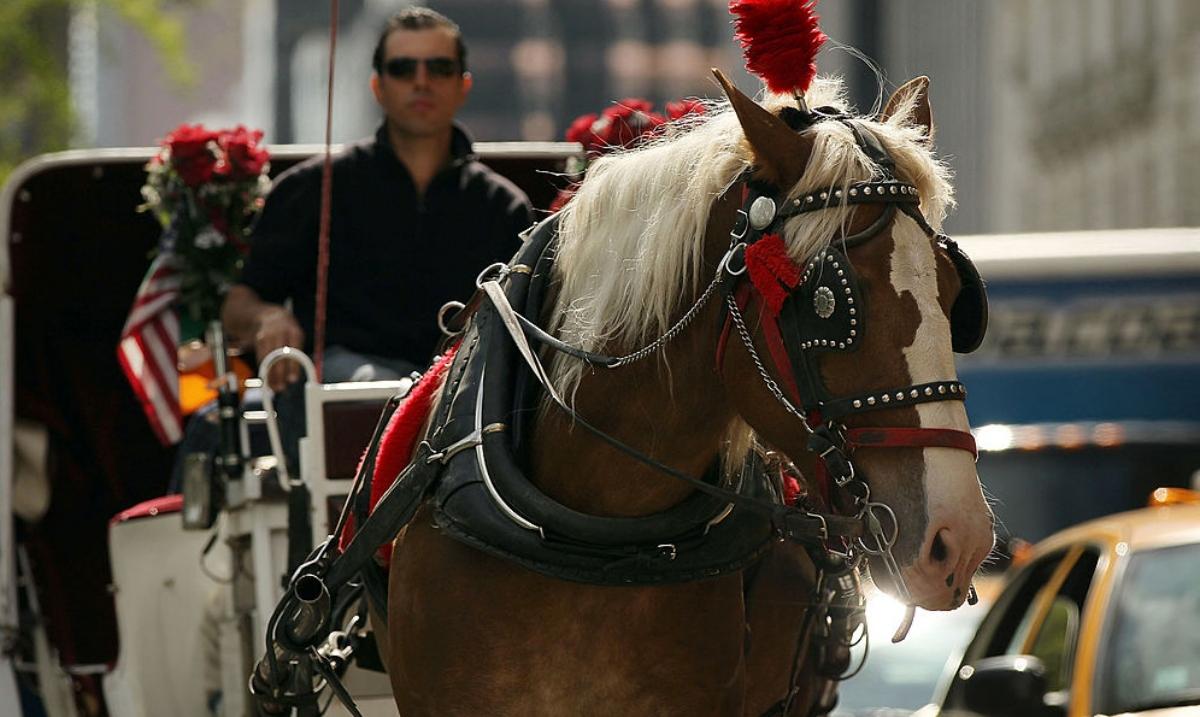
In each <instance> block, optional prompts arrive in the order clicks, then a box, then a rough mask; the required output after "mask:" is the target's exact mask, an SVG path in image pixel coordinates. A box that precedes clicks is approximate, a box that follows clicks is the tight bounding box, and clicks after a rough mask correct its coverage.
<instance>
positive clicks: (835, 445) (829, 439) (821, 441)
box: [808, 426, 854, 488]
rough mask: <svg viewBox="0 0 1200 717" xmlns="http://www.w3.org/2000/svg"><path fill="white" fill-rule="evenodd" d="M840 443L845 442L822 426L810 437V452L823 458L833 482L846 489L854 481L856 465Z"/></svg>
mask: <svg viewBox="0 0 1200 717" xmlns="http://www.w3.org/2000/svg"><path fill="white" fill-rule="evenodd" d="M839 443H844V442H843V441H839V440H836V439H835V438H834V436H833V434H832V432H831V431H830V429H829V427H828V426H821V427H820V428H818V429H816V430H815V431H813V432H812V433H811V434H809V436H808V450H810V451H812V452H813V453H816V454H817V455H818V456H820V457H821V461H822V462H823V463H824V464H825V470H826V471H828V472H829V475H830V477H832V478H833V482H834V483H836V484H837V486H838V487H839V488H844V487H845V486H846V484H847V483H849V482H850V481H852V480H854V464H853V463H851V462H850V459H849V458H847V457H846V453H845V452H844V451H843V450H842V446H841V445H839Z"/></svg>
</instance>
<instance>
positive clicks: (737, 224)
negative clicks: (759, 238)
mask: <svg viewBox="0 0 1200 717" xmlns="http://www.w3.org/2000/svg"><path fill="white" fill-rule="evenodd" d="M739 228H740V229H741V233H739V232H738V229H739ZM749 231H750V215H749V214H747V213H746V210H745V209H739V210H737V217H736V218H735V219H734V220H733V228H732V229H730V230H729V236H730V238H731V239H733V241H732V242H730V244H736V243H738V242H740V241H741V240H743V239H745V238H746V234H747V233H748V232H749Z"/></svg>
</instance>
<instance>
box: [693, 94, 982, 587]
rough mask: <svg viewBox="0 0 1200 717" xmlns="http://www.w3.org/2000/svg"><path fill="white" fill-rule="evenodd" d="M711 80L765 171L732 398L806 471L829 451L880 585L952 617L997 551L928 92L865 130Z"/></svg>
mask: <svg viewBox="0 0 1200 717" xmlns="http://www.w3.org/2000/svg"><path fill="white" fill-rule="evenodd" d="M714 72H715V74H716V75H717V78H718V80H719V81H720V82H721V84H722V86H723V87H724V89H725V93H726V95H727V96H728V98H729V101H730V103H731V105H732V107H733V109H734V111H735V113H736V115H737V119H738V122H739V124H740V125H741V128H742V131H743V133H744V136H745V140H746V145H747V146H748V151H749V154H750V156H751V165H752V167H751V169H750V174H749V177H748V179H747V181H746V182H745V185H744V186H745V187H747V189H746V190H745V191H744V193H743V197H742V201H741V202H740V204H741V210H740V211H739V213H738V214H737V215H736V216H735V218H734V226H733V228H732V235H733V237H734V239H733V242H732V248H729V249H726V252H727V254H726V256H725V258H724V259H723V260H722V261H724V262H726V263H727V264H728V265H729V266H731V267H732V268H731V269H729V271H730V273H732V274H738V273H741V272H745V273H746V274H747V275H749V276H750V280H749V281H745V280H743V281H740V282H739V283H740V284H741V286H742V287H743V288H741V289H740V297H739V298H738V299H731V300H730V301H729V304H728V311H729V313H730V314H731V315H732V316H731V318H733V319H734V321H733V322H732V323H733V325H732V326H731V327H727V332H728V333H729V334H730V335H729V336H728V337H727V339H726V340H724V342H723V346H725V348H724V355H723V356H722V359H721V364H722V376H723V382H724V386H725V391H726V394H727V396H728V400H729V402H730V403H731V404H733V405H734V407H735V409H736V410H737V411H738V413H740V415H741V417H742V418H743V419H744V420H745V421H746V422H747V423H748V424H749V425H750V427H751V428H752V429H754V431H755V432H757V433H758V434H759V435H760V436H761V437H762V438H763V439H764V440H765V441H767V442H769V443H770V444H772V445H773V446H775V447H776V448H778V449H780V450H781V451H783V452H784V453H786V454H788V455H789V456H790V457H792V458H793V460H796V461H797V462H798V463H802V460H803V459H802V456H804V455H805V453H806V452H811V451H816V452H818V453H822V454H824V458H825V460H824V463H823V464H822V462H821V461H816V462H813V460H812V458H811V454H810V455H809V461H808V463H806V464H805V463H802V464H803V465H807V466H810V470H814V469H815V470H816V471H817V472H822V471H825V472H828V473H829V474H830V476H831V478H832V484H833V485H832V486H831V488H830V490H831V491H832V492H833V499H834V503H835V505H836V504H840V506H839V507H840V508H841V509H842V510H843V511H850V512H851V513H852V514H855V515H859V516H861V517H862V518H863V522H864V525H865V526H866V535H864V536H863V538H862V539H861V542H860V543H859V545H860V547H861V548H863V549H865V551H866V552H868V553H871V556H870V559H871V566H872V574H873V575H874V576H875V578H876V582H877V583H879V584H880V585H881V587H883V588H884V589H885V590H888V591H890V592H892V593H893V594H896V595H898V596H899V597H901V598H902V599H905V601H906V602H909V603H910V604H913V605H917V606H920V607H924V608H927V609H950V608H953V607H956V606H958V605H959V604H961V603H962V601H963V600H964V599H965V598H966V597H967V592H968V585H969V583H970V580H971V576H972V575H973V574H974V572H975V570H976V569H977V568H978V567H979V565H980V563H981V562H982V561H983V560H984V558H985V557H986V556H987V555H988V554H989V552H990V551H991V549H992V546H993V532H992V514H991V511H990V509H989V507H988V505H987V502H986V500H985V499H984V496H983V493H982V490H981V486H980V483H979V478H978V475H977V473H976V470H975V461H974V451H975V446H974V442H973V440H971V439H970V434H969V424H968V421H967V414H966V410H965V408H964V405H963V400H962V399H963V398H964V397H965V392H966V389H965V387H963V386H962V384H960V383H958V381H957V377H956V373H955V366H954V358H953V354H954V351H955V350H958V351H968V350H972V349H973V348H974V347H975V346H977V345H978V342H979V341H980V340H981V339H982V333H983V330H984V328H985V326H986V298H985V297H984V295H983V287H982V282H981V281H980V280H979V277H978V275H977V274H975V273H974V267H973V266H972V265H971V264H970V260H969V259H968V258H967V257H966V255H965V254H963V253H962V252H961V251H960V250H958V248H957V246H956V245H955V244H954V243H953V241H952V240H950V239H949V238H947V237H945V236H943V235H941V234H939V233H938V232H937V231H935V230H934V228H933V226H936V225H938V224H939V223H940V221H941V214H942V212H943V211H944V207H945V206H946V205H947V204H948V203H950V202H951V201H952V200H951V198H950V189H949V184H948V182H946V180H945V170H944V168H943V166H942V165H940V164H939V163H938V162H937V161H936V160H934V159H933V156H932V153H931V148H930V143H931V142H930V138H931V137H932V133H933V123H932V113H931V110H930V106H929V98H928V80H927V79H926V78H923V77H921V78H917V79H915V80H913V81H911V82H909V83H908V84H906V85H904V86H903V87H901V88H900V89H899V90H897V92H896V94H895V95H894V96H893V97H892V98H891V100H890V101H889V102H888V103H887V105H886V108H885V110H884V111H883V113H882V114H881V115H880V116H879V117H877V118H874V119H865V118H857V117H851V116H849V115H848V114H846V113H844V112H842V111H840V110H836V109H833V108H828V107H825V108H819V109H815V110H813V109H809V108H808V106H807V104H806V103H805V102H804V101H798V100H797V99H796V98H784V97H773V98H768V100H767V102H768V105H769V106H770V109H768V106H764V105H760V104H758V103H756V102H755V101H753V100H751V99H750V98H749V97H747V96H745V95H744V94H742V93H741V92H739V91H738V90H737V88H735V87H734V86H733V85H732V84H731V83H729V82H728V80H726V79H725V78H724V76H723V75H721V74H720V73H719V72H716V71H714ZM732 206H736V204H734V205H732ZM715 214H717V212H716V211H714V215H715ZM726 214H727V215H728V212H726ZM927 217H928V219H927ZM931 223H932V225H933V226H931ZM716 233H717V234H719V232H716ZM710 241H711V240H710ZM726 246H729V244H726ZM738 338H741V339H743V340H741V341H739V340H738ZM830 458H833V459H834V460H832V461H831V460H829V459H830ZM872 528H874V530H872Z"/></svg>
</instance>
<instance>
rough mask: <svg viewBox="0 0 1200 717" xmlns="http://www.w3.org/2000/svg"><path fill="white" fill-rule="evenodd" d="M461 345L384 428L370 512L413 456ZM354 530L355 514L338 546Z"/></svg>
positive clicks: (385, 549)
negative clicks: (419, 437) (435, 399)
mask: <svg viewBox="0 0 1200 717" xmlns="http://www.w3.org/2000/svg"><path fill="white" fill-rule="evenodd" d="M458 346H459V345H458V344H455V345H453V346H451V347H450V348H449V349H448V350H447V351H446V353H444V354H442V355H441V356H440V357H438V359H437V360H436V361H435V362H434V364H433V366H432V367H431V368H430V369H429V370H428V371H426V372H425V376H424V377H423V378H422V379H421V380H420V381H419V382H417V385H416V387H415V388H413V390H412V393H410V394H409V395H408V396H407V397H406V398H405V399H404V402H403V403H402V404H401V405H400V407H399V408H397V409H396V412H395V413H393V414H392V417H391V418H390V419H389V420H388V424H387V427H386V428H384V429H383V435H382V436H381V437H380V439H379V452H378V453H377V454H376V455H375V470H374V472H373V473H372V474H371V498H370V502H369V505H370V508H369V510H368V514H370V512H373V511H374V510H375V504H376V503H378V502H379V499H380V498H382V497H383V494H384V493H385V492H387V489H388V488H390V487H391V486H392V483H394V482H395V481H396V478H397V477H398V476H399V475H400V471H402V470H404V468H405V467H406V466H407V465H408V462H409V460H410V459H411V458H412V454H413V447H414V446H415V445H416V442H417V436H418V434H419V433H420V432H421V427H422V426H424V425H425V419H427V418H428V417H429V412H430V411H431V410H433V396H434V394H435V393H436V392H437V390H438V389H439V388H440V387H441V385H442V381H443V380H444V379H445V377H446V373H447V369H449V368H450V362H451V361H453V360H454V354H455V352H456V351H457V350H458ZM365 459H366V453H365V452H364V454H363V458H362V459H360V461H359V468H358V469H359V470H362V460H365ZM354 533H355V523H354V516H353V515H351V516H350V518H349V519H348V520H347V521H346V527H345V529H343V530H342V534H341V536H339V538H338V547H339V548H340V549H341V550H345V549H346V546H347V545H349V544H350V539H351V538H353V537H354ZM379 557H380V559H381V560H382V561H383V563H384V565H387V564H388V563H390V562H391V542H390V541H389V542H388V543H386V544H384V545H381V546H380V548H379Z"/></svg>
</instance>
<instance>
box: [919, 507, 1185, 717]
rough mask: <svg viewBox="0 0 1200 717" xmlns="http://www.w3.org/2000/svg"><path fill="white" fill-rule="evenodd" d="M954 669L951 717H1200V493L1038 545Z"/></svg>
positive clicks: (948, 688) (946, 713)
mask: <svg viewBox="0 0 1200 717" xmlns="http://www.w3.org/2000/svg"><path fill="white" fill-rule="evenodd" d="M950 675H951V676H950V679H949V680H948V682H947V684H945V685H944V686H943V687H942V689H941V690H940V692H941V694H940V699H939V700H938V704H940V705H941V707H940V711H936V710H930V712H932V713H934V714H938V713H940V714H941V715H942V716H943V717H950V716H952V715H983V716H986V717H1001V716H1004V717H1007V716H1008V715H1014V716H1015V715H1022V716H1025V715H1029V716H1032V717H1037V716H1047V717H1048V716H1054V717H1083V716H1084V715H1087V716H1088V717H1091V716H1092V715H1106V716H1109V717H1116V716H1117V715H1134V714H1136V715H1139V717H1149V716H1151V715H1153V717H1182V716H1183V715H1192V716H1195V715H1200V493H1198V492H1195V491H1188V490H1185V489H1181V488H1159V489H1158V490H1156V491H1155V492H1154V494H1153V496H1152V498H1151V505H1150V507H1147V508H1143V509H1141V510H1135V511H1131V512H1128V513H1120V514H1117V515H1112V516H1108V517H1105V518H1100V519H1097V520H1092V521H1090V522H1087V523H1083V524H1081V525H1078V526H1075V527H1072V528H1068V529H1066V530H1064V531H1061V532H1059V533H1056V534H1055V535H1053V536H1051V537H1050V538H1047V539H1046V540H1044V541H1042V542H1041V543H1039V544H1038V545H1037V546H1036V548H1035V550H1034V551H1033V554H1032V556H1031V557H1030V558H1029V559H1028V560H1027V562H1026V563H1025V564H1024V565H1023V566H1022V567H1020V568H1018V569H1017V570H1015V571H1014V572H1013V574H1012V577H1011V578H1010V579H1009V580H1008V581H1007V582H1006V585H1005V587H1004V589H1003V590H1002V592H1001V593H1000V595H999V597H997V599H996V602H995V604H994V605H993V606H992V608H991V610H989V612H988V614H987V615H986V616H985V617H984V618H983V620H982V622H981V623H980V625H979V628H978V629H977V630H976V632H975V636H974V638H973V639H972V640H971V642H970V644H969V645H968V647H967V648H966V650H965V651H964V654H963V657H962V660H961V661H960V662H959V663H957V670H955V671H953V672H952V673H950ZM922 714H926V712H925V711H924V710H923V711H922Z"/></svg>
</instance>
